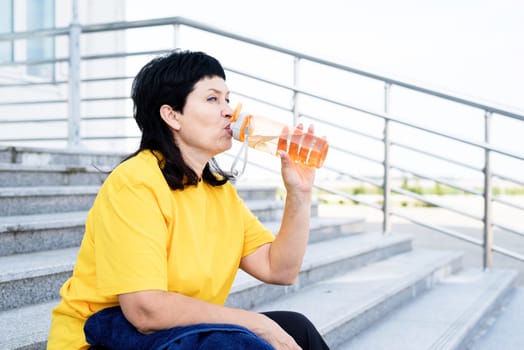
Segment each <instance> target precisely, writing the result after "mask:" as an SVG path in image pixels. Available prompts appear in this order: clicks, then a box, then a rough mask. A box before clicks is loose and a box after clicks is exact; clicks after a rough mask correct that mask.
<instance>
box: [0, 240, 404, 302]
mask: <svg viewBox="0 0 524 350" xmlns="http://www.w3.org/2000/svg"><path fill="white" fill-rule="evenodd" d="M362 236H366V235H362ZM369 236H370V237H369V238H357V237H348V238H349V240H344V239H345V238H343V239H342V240H333V241H328V242H326V243H325V244H323V245H318V244H319V243H315V244H311V246H310V247H309V248H308V249H310V250H311V252H309V253H308V254H315V252H317V253H316V254H317V255H313V257H315V258H308V259H309V260H306V261H308V263H307V264H306V265H304V266H305V267H304V269H305V270H304V271H307V273H308V274H312V273H313V272H312V271H317V270H318V271H320V270H319V269H321V267H322V271H324V270H325V271H327V272H325V273H333V272H334V271H336V270H337V269H338V268H339V267H340V266H343V265H341V264H344V261H342V262H340V261H333V260H328V261H331V265H329V264H327V263H325V261H326V258H323V257H322V256H319V255H320V254H321V253H318V251H319V250H324V249H327V248H326V247H329V246H330V245H334V244H340V245H341V247H335V248H331V249H344V248H345V250H347V253H344V254H346V256H348V257H350V258H353V256H352V254H354V253H355V249H350V248H349V247H348V246H349V245H351V244H360V245H362V244H364V243H363V242H366V240H369V242H367V243H366V245H365V246H366V249H367V250H368V251H367V255H369V254H374V256H375V259H378V257H377V254H386V253H387V254H392V253H395V252H397V251H398V250H400V251H405V250H407V249H410V242H411V241H410V240H409V239H408V238H405V237H404V238H396V239H394V240H392V241H393V242H395V243H396V244H395V245H393V248H390V247H389V246H386V247H380V246H379V245H378V243H377V240H378V241H380V237H378V236H376V235H375V236H374V235H371V234H370V235H369ZM386 248H390V249H392V251H391V250H386ZM77 251H78V248H76V247H75V248H68V249H60V250H53V251H45V252H36V253H29V254H17V255H10V256H4V257H0V286H1V291H0V311H1V310H7V309H11V308H17V307H21V306H26V305H29V304H32V303H36V302H45V301H49V300H52V299H54V298H57V297H58V291H59V289H60V286H61V285H62V284H63V282H64V281H65V280H66V279H67V278H68V277H69V276H70V275H71V272H72V269H73V266H74V263H75V260H76V255H77ZM384 251H386V253H384ZM332 254H333V253H332ZM387 254H386V255H385V256H387ZM334 256H338V257H340V256H341V253H340V254H338V255H334ZM378 256H384V255H378ZM329 258H330V259H331V257H329ZM335 263H337V264H338V265H337V266H336V267H335V266H334V265H333V264H335ZM351 263H353V262H351ZM326 264H327V265H326ZM326 266H327V267H326ZM315 273H317V274H318V272H315ZM311 278H313V277H311ZM277 289H278V288H277Z"/></svg>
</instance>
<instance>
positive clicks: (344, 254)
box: [0, 233, 411, 349]
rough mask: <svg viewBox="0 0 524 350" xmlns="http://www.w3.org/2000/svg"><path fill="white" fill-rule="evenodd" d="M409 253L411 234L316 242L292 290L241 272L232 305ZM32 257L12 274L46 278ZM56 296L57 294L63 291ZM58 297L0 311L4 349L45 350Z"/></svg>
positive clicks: (55, 262)
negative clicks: (39, 273) (271, 284)
mask: <svg viewBox="0 0 524 350" xmlns="http://www.w3.org/2000/svg"><path fill="white" fill-rule="evenodd" d="M410 249H411V237H409V236H406V235H394V236H383V235H380V234H372V233H370V234H362V235H356V236H349V237H342V238H338V239H333V240H329V241H324V242H317V243H314V244H311V245H310V246H309V247H308V251H307V253H306V256H305V258H304V264H303V266H302V272H301V274H300V277H299V280H298V282H297V283H296V285H294V286H292V287H283V286H269V285H266V284H263V283H261V282H259V281H257V280H255V279H253V278H252V277H250V276H248V275H247V274H245V273H242V272H241V271H239V274H238V276H237V278H236V279H235V282H234V285H233V288H232V290H231V295H230V297H229V299H228V301H227V304H228V305H232V306H236V307H247V306H256V305H258V304H259V303H263V302H268V301H270V300H273V299H274V298H278V297H282V296H284V295H286V294H288V293H290V292H293V291H296V290H298V289H300V288H304V287H306V286H308V285H311V284H313V283H316V282H318V281H320V280H322V279H323V278H326V277H328V276H334V275H337V274H341V273H344V272H347V271H348V270H350V269H356V268H358V267H360V266H362V265H365V264H368V263H371V262H374V261H378V260H382V259H386V258H387V257H389V256H391V255H394V254H397V253H401V252H406V251H409V250H410ZM49 256H50V260H52V264H51V265H52V267H53V268H54V271H55V272H56V270H62V271H64V270H68V269H70V268H71V267H72V266H71V265H72V262H73V261H74V259H75V258H76V251H75V250H74V249H68V250H63V251H57V252H55V253H50V254H49ZM29 257H31V256H26V257H25V259H20V260H19V261H11V262H9V263H10V265H11V266H12V268H11V269H9V270H10V271H12V272H11V276H12V277H23V276H24V275H26V276H29V275H38V272H41V274H42V273H43V272H44V271H43V270H45V265H46V263H45V261H40V260H39V258H38V257H37V258H35V263H31V264H27V263H25V264H26V265H25V267H24V266H19V265H24V262H25V261H27V260H28V259H27V258H29ZM3 259H5V258H0V268H1V267H3V266H5V264H4V262H6V260H3ZM37 264H39V265H40V268H39V269H36V268H35V267H34V266H37ZM27 265H31V266H27ZM59 267H62V268H61V269H60V268H59ZM5 270H7V268H5ZM36 270H39V271H36ZM16 271H18V272H16ZM5 274H7V271H4V272H2V273H0V276H2V275H5ZM0 278H2V277H0ZM4 279H5V277H4ZM39 288H40V287H39ZM39 288H36V286H35V285H31V283H27V284H26V285H25V288H23V289H19V290H17V293H19V294H20V293H22V294H24V295H23V296H20V299H23V300H27V299H30V298H31V297H32V296H31V292H32V291H33V292H34V293H38V289H39ZM2 290H3V288H2ZM54 292H55V293H58V289H56V290H54ZM4 297H16V296H13V295H11V294H9V293H5V294H2V298H4ZM57 297H58V294H55V296H54V297H53V298H52V299H50V300H49V301H48V302H45V303H40V304H33V305H26V306H23V307H19V308H17V309H8V310H4V311H0V349H44V348H45V340H46V337H47V333H48V329H49V325H50V313H51V310H52V308H53V307H54V306H55V305H56V304H57V303H58V300H56V299H55V298H57ZM14 302H17V301H16V300H15V301H14ZM28 322H30V327H23V326H22V325H24V324H28ZM13 325H16V326H13ZM18 325H20V326H18Z"/></svg>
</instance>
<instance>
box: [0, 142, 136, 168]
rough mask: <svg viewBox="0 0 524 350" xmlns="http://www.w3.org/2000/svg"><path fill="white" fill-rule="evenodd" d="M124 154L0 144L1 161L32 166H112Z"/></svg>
mask: <svg viewBox="0 0 524 350" xmlns="http://www.w3.org/2000/svg"><path fill="white" fill-rule="evenodd" d="M125 156H126V155H125V154H122V153H116V152H99V151H92V150H83V149H76V150H70V149H51V148H49V149H46V148H36V147H18V146H16V147H5V146H0V162H1V163H19V164H27V165H32V166H47V165H58V164H60V165H69V166H90V165H96V166H99V167H111V168H112V167H114V166H115V165H117V164H118V163H120V161H121V160H122V159H124V158H125Z"/></svg>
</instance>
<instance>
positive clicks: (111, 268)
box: [48, 51, 327, 350]
mask: <svg viewBox="0 0 524 350" xmlns="http://www.w3.org/2000/svg"><path fill="white" fill-rule="evenodd" d="M132 98H133V103H134V118H135V120H136V122H137V124H138V126H139V128H140V130H141V132H142V134H141V142H140V146H139V149H138V150H137V151H136V152H135V153H134V154H132V155H131V156H129V157H128V158H127V159H126V160H124V161H123V162H122V163H121V164H119V165H118V166H117V167H116V168H115V169H114V170H113V171H112V172H111V174H110V175H109V176H108V177H107V179H106V181H105V182H104V184H103V185H102V187H101V189H100V191H99V193H98V195H97V197H96V199H95V202H94V204H93V206H92V208H91V210H90V211H89V214H88V217H87V221H86V225H85V234H84V238H83V240H82V244H81V247H80V251H79V254H78V258H77V261H76V264H75V268H74V271H73V274H72V276H71V278H69V279H68V280H67V281H66V282H65V283H64V285H63V286H62V288H61V290H60V295H61V297H62V300H61V303H60V304H59V305H58V306H57V307H56V308H55V309H54V310H53V313H52V326H51V331H50V335H49V339H48V349H51V350H54V349H61V350H62V349H68V350H69V349H89V348H93V349H94V348H97V349H100V348H108V349H120V348H122V349H124V348H125V349H132V348H137V349H138V348H142V349H144V348H154V347H156V346H158V345H159V344H160V345H161V346H160V347H158V348H159V349H160V348H162V349H179V348H180V349H185V348H188V349H189V348H197V346H199V347H198V348H205V346H208V348H210V349H211V348H212V347H213V346H215V347H216V346H217V345H216V344H222V346H221V347H222V348H227V349H237V348H238V349H240V348H253V349H255V348H260V349H264V348H268V349H271V348H274V349H277V350H280V349H327V345H326V344H325V342H324V341H323V339H322V337H321V336H320V335H319V333H318V331H317V330H316V329H315V327H314V326H313V325H312V324H311V322H310V321H309V320H308V319H307V318H306V317H304V316H303V315H301V314H299V313H295V312H288V311H277V312H267V313H257V312H253V311H248V310H243V309H237V308H231V307H226V306H224V302H225V300H226V298H227V295H228V293H229V291H230V288H231V285H232V283H233V280H234V277H235V274H236V272H237V270H238V268H241V269H242V270H244V271H246V272H247V273H249V274H250V275H252V276H254V277H256V278H258V279H259V280H261V281H263V282H266V283H273V284H283V285H287V284H292V283H293V282H294V281H295V279H296V278H297V276H298V273H299V270H300V266H301V264H302V259H303V256H304V251H305V249H306V245H307V240H308V230H309V216H310V205H311V190H312V185H313V179H314V170H313V169H311V168H307V167H304V166H301V165H299V164H296V163H294V162H292V161H290V158H289V155H288V154H287V153H284V152H283V153H281V154H280V157H281V164H282V166H281V169H282V170H281V172H282V179H283V182H284V185H285V188H286V201H285V209H284V213H283V217H282V223H281V226H280V230H279V233H278V235H276V237H275V236H274V235H273V234H272V233H271V232H270V231H269V230H268V229H267V228H265V227H264V226H263V225H262V224H261V223H260V221H259V220H258V219H257V218H256V217H255V216H254V215H253V214H252V213H251V212H250V210H249V209H248V208H247V207H246V206H245V204H244V203H243V201H242V200H241V199H240V197H239V196H238V194H237V192H236V190H235V188H234V187H233V186H232V185H231V183H230V182H229V181H228V180H229V177H228V175H227V174H226V173H225V172H223V171H222V170H221V169H220V168H219V166H218V165H217V163H216V162H215V160H214V156H216V155H218V154H219V153H221V152H224V151H226V150H228V149H229V148H231V146H232V133H231V129H230V119H231V116H232V113H233V111H232V109H231V107H230V106H229V90H228V87H227V85H226V83H225V73H224V70H223V68H222V66H221V65H220V63H219V62H218V61H217V60H216V59H215V58H213V57H211V56H209V55H207V54H204V53H202V52H190V51H173V52H171V53H169V54H167V55H164V56H160V57H157V58H155V59H153V60H152V61H150V62H149V63H147V64H146V65H145V66H144V67H143V68H142V69H141V70H140V72H139V73H138V75H137V76H136V78H135V80H134V82H133V88H132ZM297 128H298V130H299V131H300V132H302V126H298V127H297ZM305 132H306V133H310V134H313V129H312V128H311V127H310V128H309V129H308V130H307V131H305ZM195 334H196V335H198V337H196V338H195V337H194V336H195ZM206 341H207V343H206ZM197 343H198V344H197ZM177 344H178V346H179V347H176V346H177ZM184 344H185V345H184ZM206 344H207V345H206ZM211 344H215V345H211ZM235 344H244V345H238V347H235ZM183 345H184V346H186V347H183ZM169 346H173V347H169Z"/></svg>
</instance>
